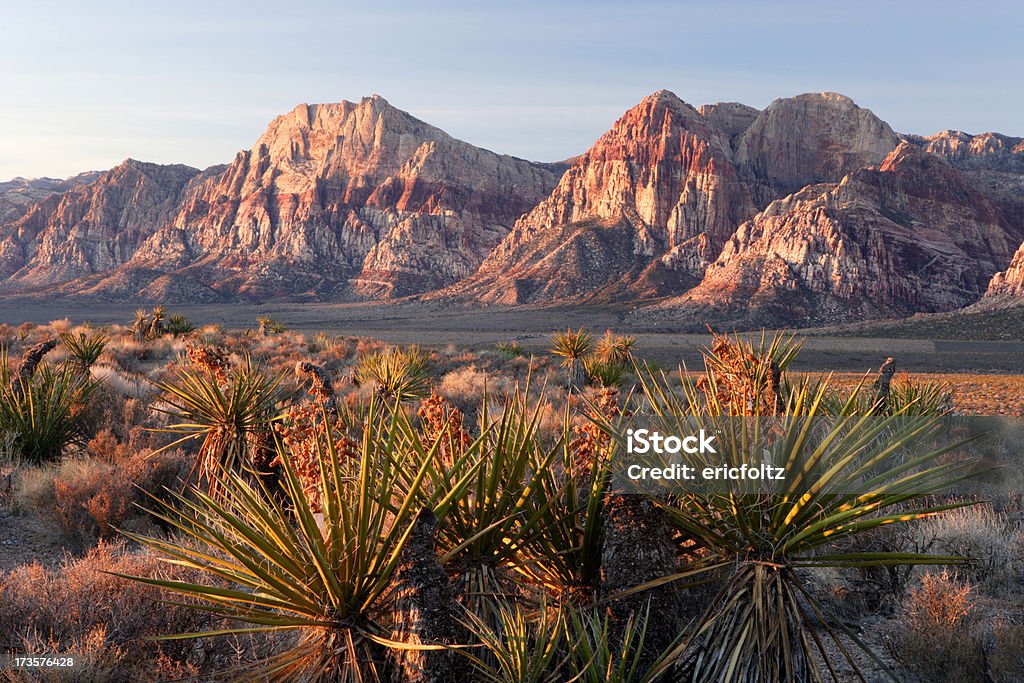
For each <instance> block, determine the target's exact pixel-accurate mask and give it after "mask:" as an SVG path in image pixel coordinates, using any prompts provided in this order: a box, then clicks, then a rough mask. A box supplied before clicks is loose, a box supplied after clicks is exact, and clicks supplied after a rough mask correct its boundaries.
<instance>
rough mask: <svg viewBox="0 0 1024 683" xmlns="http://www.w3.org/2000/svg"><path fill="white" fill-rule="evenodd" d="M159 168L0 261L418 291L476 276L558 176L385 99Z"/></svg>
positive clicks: (130, 178)
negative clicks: (219, 157) (207, 162)
mask: <svg viewBox="0 0 1024 683" xmlns="http://www.w3.org/2000/svg"><path fill="white" fill-rule="evenodd" d="M156 168H157V167H149V168H147V169H146V170H145V172H142V171H140V170H139V167H138V164H136V163H135V162H127V163H126V164H125V165H123V166H122V167H119V168H118V169H115V170H114V171H111V172H110V173H109V174H107V175H106V176H104V178H102V179H101V180H100V181H97V182H96V183H94V184H92V185H89V186H86V187H84V188H82V189H81V191H80V192H78V193H76V194H74V196H67V197H62V198H60V199H52V200H50V201H49V203H47V202H44V203H42V204H39V205H37V206H36V207H35V208H34V209H33V210H32V212H30V215H28V216H25V217H24V218H23V219H21V220H20V221H19V222H18V223H17V224H15V226H14V227H13V230H10V231H9V232H11V233H12V235H14V239H7V240H4V244H5V245H7V246H11V247H12V248H11V249H10V251H12V252H13V253H11V254H5V258H4V260H3V261H2V263H4V265H5V267H6V268H7V270H8V272H12V271H13V270H14V268H13V267H12V266H13V265H14V264H16V265H17V272H14V279H15V280H16V281H17V282H18V283H19V286H28V285H33V284H40V283H43V282H47V283H54V282H59V281H65V282H67V281H69V280H70V281H71V282H69V283H67V284H65V285H64V286H63V289H64V291H68V292H76V293H79V292H85V293H90V294H98V295H104V296H112V297H124V296H138V295H143V296H148V297H165V296H175V297H184V298H187V299H194V298H199V299H203V300H206V299H215V298H220V297H241V298H245V299H250V300H263V299H268V298H273V297H289V298H309V297H321V298H323V297H330V298H345V297H351V296H358V295H362V296H368V297H390V296H395V295H402V294H409V293H415V292H421V291H425V290H429V289H434V288H437V287H440V286H443V285H446V284H450V283H452V282H454V281H455V280H457V279H459V278H461V277H464V276H466V275H469V274H470V273H472V272H473V271H474V270H476V268H477V267H478V266H479V265H480V263H481V262H482V261H483V259H484V257H485V256H486V255H487V254H488V253H489V252H490V251H491V249H493V248H494V246H495V245H497V244H498V242H499V241H500V240H501V239H502V238H503V237H504V236H505V235H506V234H507V233H508V231H509V229H510V228H511V227H512V225H513V223H514V222H515V219H516V218H518V217H519V216H520V215H522V214H523V213H525V212H526V211H527V210H529V209H530V208H532V207H533V206H535V205H536V204H537V203H538V202H539V201H540V200H541V199H542V198H543V197H544V196H545V195H546V194H547V193H548V192H550V191H551V189H552V188H553V187H554V185H555V183H556V182H557V179H558V176H559V174H560V172H561V170H562V169H563V167H561V166H559V165H552V164H536V163H531V162H528V161H524V160H522V159H516V158H514V157H509V156H504V155H498V154H495V153H493V152H489V151H487V150H483V149H480V148H477V147H473V146H472V145H469V144H467V143H464V142H461V141H459V140H456V139H454V138H452V137H450V136H449V135H447V134H446V133H444V132H443V131H441V130H440V129H438V128H434V127H433V126H430V125H428V124H426V123H424V122H422V121H419V120H418V119H416V118H414V117H412V116H410V115H409V114H407V113H405V112H402V111H400V110H398V109H396V108H394V107H392V106H391V105H390V104H388V103H387V102H386V101H385V100H384V99H383V98H381V97H379V96H373V97H368V98H364V99H363V100H361V101H360V102H358V103H353V102H342V103H339V104H324V105H300V106H298V107H296V108H295V109H294V110H293V111H291V112H289V113H288V114H285V115H283V116H280V117H278V118H277V119H275V120H274V121H273V122H272V123H271V124H270V126H269V127H268V128H267V130H266V131H265V132H264V133H263V135H262V136H260V138H259V139H258V140H257V141H256V144H255V145H254V146H253V148H252V149H251V150H248V151H244V152H240V153H239V154H238V155H237V156H236V157H235V159H234V161H233V162H232V163H231V164H229V165H228V166H227V167H217V168H214V169H209V170H208V171H207V172H204V173H203V174H199V172H198V171H196V170H195V169H188V170H186V169H184V168H180V167H175V168H173V169H167V170H165V171H163V177H161V178H157V177H156V173H157V171H156ZM147 180H149V181H152V182H151V183H148V184H147V183H146V182H145V181H147ZM121 200H124V201H126V202H128V203H129V204H131V205H132V209H131V210H125V206H124V205H123V202H122V203H119V202H121ZM108 205H109V206H108ZM86 245H94V246H90V247H87V246H86ZM92 274H98V275H96V276H93V277H85V278H84V279H82V276H89V275H92Z"/></svg>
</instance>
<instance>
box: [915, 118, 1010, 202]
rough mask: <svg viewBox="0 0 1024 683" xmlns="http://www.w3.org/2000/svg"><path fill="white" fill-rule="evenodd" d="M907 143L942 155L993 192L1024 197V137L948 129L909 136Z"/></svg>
mask: <svg viewBox="0 0 1024 683" xmlns="http://www.w3.org/2000/svg"><path fill="white" fill-rule="evenodd" d="M904 138H905V139H906V140H907V142H910V143H911V144H914V145H917V146H918V147H921V148H922V149H924V150H925V151H927V152H928V153H930V154H934V155H935V156H937V157H941V158H943V159H945V160H946V161H948V162H949V163H950V164H952V165H953V166H954V167H955V168H957V169H959V170H961V171H963V172H964V173H966V174H967V175H968V176H969V177H970V178H972V179H973V180H974V181H975V183H976V184H977V185H978V187H980V188H982V189H983V190H985V191H987V192H989V193H999V194H1005V195H1010V196H1011V197H1015V198H1017V199H1020V198H1024V140H1022V139H1021V138H1013V137H1009V136H1007V135H1000V134H998V133H982V134H981V135H968V134H967V133H963V132H961V131H954V130H946V131H943V132H941V133H936V134H935V135H931V136H928V137H920V136H917V135H906V136H904Z"/></svg>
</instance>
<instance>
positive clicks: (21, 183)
mask: <svg viewBox="0 0 1024 683" xmlns="http://www.w3.org/2000/svg"><path fill="white" fill-rule="evenodd" d="M99 176H100V172H99V171H88V172H86V173H79V174H78V175H74V176H71V177H70V178H65V179H63V180H59V179H57V178H14V179H13V180H8V181H6V182H2V183H0V225H7V224H9V223H13V222H15V221H16V220H18V219H19V218H21V217H22V216H24V215H25V214H26V213H28V211H29V209H31V208H32V207H33V206H34V205H36V204H38V203H39V202H41V201H43V200H44V199H46V198H47V197H50V196H52V195H55V194H60V193H61V192H67V191H68V190H70V189H71V188H73V187H75V186H76V185H83V184H85V183H89V182H92V181H93V180H96V178H98V177H99Z"/></svg>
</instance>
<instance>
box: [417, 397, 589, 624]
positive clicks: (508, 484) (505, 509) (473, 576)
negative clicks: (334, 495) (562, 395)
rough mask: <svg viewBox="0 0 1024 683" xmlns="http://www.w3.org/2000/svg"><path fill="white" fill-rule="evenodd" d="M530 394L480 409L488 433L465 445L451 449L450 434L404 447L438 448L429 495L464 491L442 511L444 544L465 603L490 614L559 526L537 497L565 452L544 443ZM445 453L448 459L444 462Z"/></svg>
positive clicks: (423, 453)
mask: <svg viewBox="0 0 1024 683" xmlns="http://www.w3.org/2000/svg"><path fill="white" fill-rule="evenodd" d="M528 393H529V388H527V389H525V390H521V391H516V392H513V393H512V394H511V395H509V396H508V397H506V399H505V401H504V403H503V405H502V408H501V411H500V412H499V413H497V414H494V413H492V409H491V407H490V406H489V403H490V402H489V400H488V399H487V398H486V397H485V398H484V400H483V402H482V406H481V408H480V416H481V417H480V421H481V425H482V431H481V434H480V435H479V436H478V437H477V438H475V439H473V440H471V441H470V442H469V443H468V444H466V445H465V446H461V447H460V446H458V445H457V444H454V443H452V442H451V435H449V434H441V435H440V436H439V437H438V438H437V439H436V440H434V441H423V440H419V439H418V438H417V437H415V436H406V437H405V438H404V439H403V444H404V445H403V448H405V449H407V450H410V451H412V452H416V453H419V454H420V455H419V457H428V456H427V451H428V449H433V452H434V454H435V455H434V456H432V457H433V458H434V459H435V460H436V461H437V466H436V467H434V468H433V469H431V470H430V472H429V479H428V482H427V484H426V486H425V490H428V491H433V490H447V489H452V488H456V487H461V488H463V489H464V491H465V493H464V495H463V496H462V497H460V498H458V499H455V500H452V502H451V509H450V510H442V512H443V513H444V524H442V525H441V526H440V527H439V530H438V546H439V549H440V551H441V561H442V562H443V563H444V564H446V565H447V567H448V569H449V572H450V573H452V574H453V575H454V576H455V577H456V589H457V590H458V592H459V593H460V594H461V595H462V596H463V602H464V604H466V605H467V606H468V607H469V608H470V610H471V611H474V612H476V613H478V614H481V615H486V614H487V613H488V611H489V609H490V608H491V606H492V605H493V604H494V601H495V600H497V599H500V598H501V597H502V596H503V595H505V594H506V593H510V592H514V591H515V589H516V587H515V585H514V583H513V578H514V575H515V574H516V572H517V568H518V567H520V566H521V563H522V562H524V561H530V562H532V561H533V560H525V559H524V558H525V553H526V549H527V548H528V547H533V548H534V550H536V546H535V544H537V543H541V538H542V537H543V536H544V534H545V533H547V530H549V529H550V528H551V527H552V525H554V524H556V523H559V522H560V520H559V519H558V517H557V515H558V513H559V510H558V508H557V506H556V505H555V503H554V502H550V503H545V502H544V501H543V498H541V497H538V496H537V495H534V492H537V491H538V490H539V489H540V488H541V487H542V486H543V485H544V484H543V483H542V480H544V479H545V478H546V477H547V476H548V474H549V469H550V467H551V466H552V463H553V462H555V461H557V459H558V456H559V455H560V453H561V452H562V450H561V442H559V443H556V444H554V445H552V446H545V445H543V444H541V441H540V437H539V435H538V426H539V424H540V419H541V415H542V410H541V409H542V402H541V401H537V402H536V403H534V404H533V405H532V406H530V405H528V402H527V398H526V397H527V395H528ZM452 453H454V454H455V456H454V457H452V456H451V455H450V454H452ZM444 454H449V455H448V456H447V459H446V461H445V462H441V456H442V455H444ZM556 494H557V491H556V492H554V493H553V494H552V495H556ZM439 516H440V515H439ZM568 550H569V548H556V549H553V550H552V552H561V551H566V552H568Z"/></svg>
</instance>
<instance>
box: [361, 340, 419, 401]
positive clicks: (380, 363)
mask: <svg viewBox="0 0 1024 683" xmlns="http://www.w3.org/2000/svg"><path fill="white" fill-rule="evenodd" d="M352 377H353V380H354V381H355V383H356V384H357V385H364V384H366V385H372V386H373V387H375V389H376V391H377V394H378V395H379V396H380V397H381V398H384V399H386V400H388V401H393V402H398V403H400V402H402V401H415V400H418V399H421V398H426V397H427V396H428V395H429V394H430V363H429V361H428V359H427V356H426V354H425V353H423V351H421V350H420V348H419V347H418V346H409V347H407V348H404V349H403V348H398V347H393V348H390V349H387V350H386V351H378V352H375V353H372V354H370V355H368V356H365V357H363V358H362V359H360V361H359V362H358V363H357V364H356V367H355V370H354V371H353V373H352Z"/></svg>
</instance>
